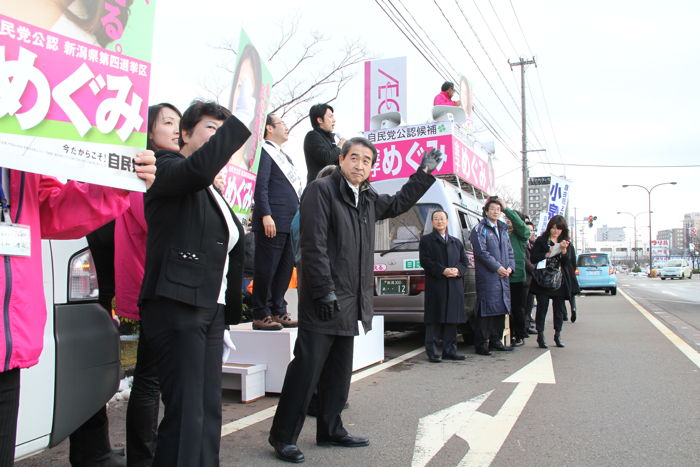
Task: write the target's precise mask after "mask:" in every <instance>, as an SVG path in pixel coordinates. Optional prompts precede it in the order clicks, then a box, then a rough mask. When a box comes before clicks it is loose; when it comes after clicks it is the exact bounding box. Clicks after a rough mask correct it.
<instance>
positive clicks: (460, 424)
mask: <svg viewBox="0 0 700 467" xmlns="http://www.w3.org/2000/svg"><path fill="white" fill-rule="evenodd" d="M503 382H504V383H517V386H516V387H515V389H513V392H512V394H511V395H510V396H509V397H508V399H507V400H506V401H505V402H504V403H503V406H502V407H501V409H500V410H499V411H498V413H497V414H496V415H495V416H491V415H487V414H484V413H482V412H478V411H477V409H478V408H479V407H480V406H481V404H482V403H483V402H484V401H485V400H486V399H487V398H488V397H489V396H490V395H491V393H492V392H493V391H489V392H486V393H484V394H481V395H479V396H476V397H473V398H471V399H469V400H468V401H464V402H460V403H458V404H455V405H453V406H452V407H448V408H446V409H443V410H439V411H437V412H435V413H432V414H430V415H426V416H425V417H422V418H421V419H420V421H419V422H418V433H417V436H416V446H415V449H414V451H413V461H412V463H411V465H413V466H424V465H426V464H427V463H428V462H430V460H431V459H432V458H433V457H434V456H435V454H437V453H438V452H439V451H440V450H441V449H442V448H443V446H444V445H445V444H446V443H447V442H448V441H449V439H450V438H452V436H454V435H456V436H459V437H460V438H462V439H463V440H465V441H466V442H467V443H469V452H468V453H467V455H466V456H464V458H463V459H462V460H461V461H460V463H459V465H460V466H465V467H466V466H469V467H472V466H489V465H491V462H493V459H494V458H495V457H496V454H498V451H499V450H500V449H501V446H502V445H503V442H504V441H505V440H506V438H507V437H508V434H509V433H510V430H511V429H512V428H513V425H515V422H516V421H517V420H518V417H520V414H521V413H522V411H523V408H525V405H526V404H527V402H528V400H530V396H532V393H533V392H534V390H535V387H536V386H537V385H538V384H555V383H556V380H555V379H554V369H553V368H552V357H551V354H550V353H549V352H545V353H544V354H542V355H541V356H539V357H537V358H536V359H535V360H533V361H532V362H530V363H528V364H527V365H525V366H524V367H523V368H521V369H520V370H518V371H516V372H515V373H513V374H512V375H510V376H509V377H508V378H506V379H504V380H503Z"/></svg>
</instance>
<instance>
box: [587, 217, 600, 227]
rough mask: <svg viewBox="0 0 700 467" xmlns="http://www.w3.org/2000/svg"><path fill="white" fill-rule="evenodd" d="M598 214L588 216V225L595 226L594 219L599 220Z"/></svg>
mask: <svg viewBox="0 0 700 467" xmlns="http://www.w3.org/2000/svg"><path fill="white" fill-rule="evenodd" d="M597 220H598V216H588V227H589V228H590V227H593V221H597Z"/></svg>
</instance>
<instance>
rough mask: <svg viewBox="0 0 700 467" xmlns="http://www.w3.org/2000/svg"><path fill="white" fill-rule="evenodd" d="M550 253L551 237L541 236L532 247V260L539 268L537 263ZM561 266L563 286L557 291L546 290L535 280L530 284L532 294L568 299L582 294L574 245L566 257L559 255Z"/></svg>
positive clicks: (570, 247) (571, 245)
mask: <svg viewBox="0 0 700 467" xmlns="http://www.w3.org/2000/svg"><path fill="white" fill-rule="evenodd" d="M548 252H549V236H547V235H540V236H539V237H537V240H535V243H534V245H532V250H531V251H530V260H531V261H532V264H533V265H534V266H535V267H537V263H539V262H540V261H542V260H543V259H545V255H546V254H547V253H548ZM558 256H559V258H560V262H559V264H560V265H561V272H562V278H561V286H560V287H559V288H558V289H556V290H550V289H544V288H542V287H540V286H539V285H538V284H537V281H535V280H534V279H533V280H532V282H530V292H532V293H533V294H544V295H548V296H550V297H564V298H566V299H568V298H570V297H572V296H574V295H576V294H578V293H579V292H581V289H580V288H579V286H578V280H577V279H576V273H575V272H574V268H575V267H576V249H575V248H574V245H573V244H570V245H569V247H568V248H567V249H566V254H565V255H558Z"/></svg>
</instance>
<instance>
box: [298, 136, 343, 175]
mask: <svg viewBox="0 0 700 467" xmlns="http://www.w3.org/2000/svg"><path fill="white" fill-rule="evenodd" d="M339 155H340V148H339V147H338V146H337V145H336V144H335V135H334V134H333V133H331V132H330V131H326V130H324V129H323V128H314V129H313V130H311V131H309V132H308V133H307V134H306V137H305V138H304V157H305V158H306V170H307V171H308V172H307V176H306V183H311V182H312V181H314V180H316V175H318V173H319V172H320V171H321V169H322V168H324V167H325V166H327V165H331V164H335V165H338V156H339Z"/></svg>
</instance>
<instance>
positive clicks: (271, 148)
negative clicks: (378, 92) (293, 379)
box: [251, 114, 302, 331]
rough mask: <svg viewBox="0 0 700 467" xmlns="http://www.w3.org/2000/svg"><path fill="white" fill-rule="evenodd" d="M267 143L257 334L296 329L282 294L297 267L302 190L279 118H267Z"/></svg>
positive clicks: (261, 184) (259, 207) (256, 215)
mask: <svg viewBox="0 0 700 467" xmlns="http://www.w3.org/2000/svg"><path fill="white" fill-rule="evenodd" d="M264 139H265V142H264V143H263V148H262V151H261V153H260V164H259V165H258V174H257V180H256V184H255V195H254V199H255V207H254V208H253V226H252V227H253V232H255V272H254V274H253V297H252V310H251V311H252V314H253V329H257V330H262V331H277V330H280V329H282V328H283V327H296V326H297V321H296V320H293V319H292V318H291V317H290V315H289V313H287V302H286V301H285V300H284V294H285V292H286V291H287V286H288V284H289V279H290V278H291V276H292V269H293V267H294V256H293V254H292V244H291V241H290V238H289V231H290V226H291V223H292V218H294V214H296V212H297V209H298V208H299V196H300V195H301V190H302V186H301V179H300V178H299V176H298V174H297V172H296V168H295V167H294V163H293V162H292V159H291V157H289V155H288V154H287V153H285V152H284V150H283V149H282V145H283V144H284V143H286V142H287V139H289V130H288V128H287V125H286V124H285V123H284V122H283V121H282V119H280V118H279V117H278V116H277V115H275V114H269V115H268V116H267V121H266V122H265V134H264Z"/></svg>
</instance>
